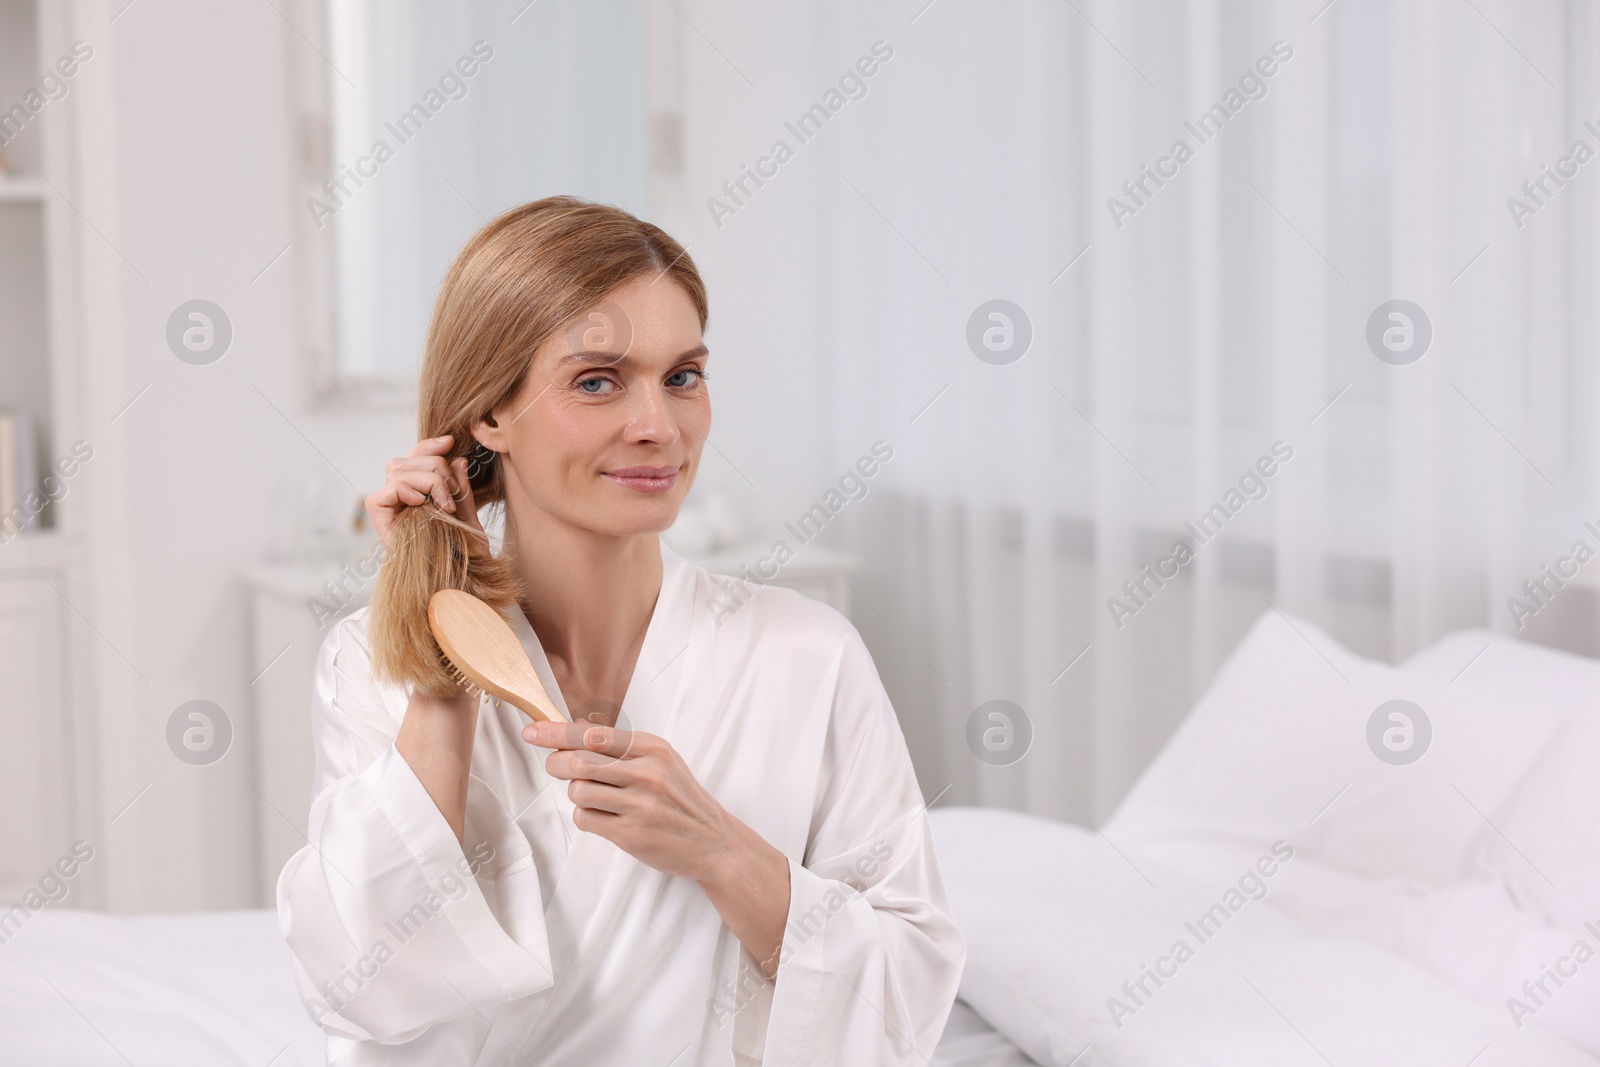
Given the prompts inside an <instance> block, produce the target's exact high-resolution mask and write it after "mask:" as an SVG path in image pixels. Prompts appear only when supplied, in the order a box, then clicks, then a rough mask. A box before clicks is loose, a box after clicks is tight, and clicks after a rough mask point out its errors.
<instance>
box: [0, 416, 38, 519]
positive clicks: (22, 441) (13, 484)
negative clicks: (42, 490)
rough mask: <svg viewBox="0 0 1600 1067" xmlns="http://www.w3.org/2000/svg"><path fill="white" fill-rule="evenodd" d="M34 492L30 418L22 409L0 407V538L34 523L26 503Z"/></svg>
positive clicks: (35, 467)
mask: <svg viewBox="0 0 1600 1067" xmlns="http://www.w3.org/2000/svg"><path fill="white" fill-rule="evenodd" d="M38 491H39V462H38V453H37V451H36V450H35V441H34V426H33V417H32V416H30V415H29V414H28V413H27V412H26V411H19V410H16V409H0V540H9V539H10V538H12V537H14V536H16V535H17V534H18V533H21V532H23V531H24V530H26V529H28V528H29V527H31V526H35V525H37V524H38V522H39V516H38V514H36V513H35V512H34V511H33V510H32V509H30V508H29V507H28V504H27V501H28V498H29V497H30V496H36V494H37V493H38ZM34 503H35V504H36V505H37V503H38V501H37V499H35V501H34Z"/></svg>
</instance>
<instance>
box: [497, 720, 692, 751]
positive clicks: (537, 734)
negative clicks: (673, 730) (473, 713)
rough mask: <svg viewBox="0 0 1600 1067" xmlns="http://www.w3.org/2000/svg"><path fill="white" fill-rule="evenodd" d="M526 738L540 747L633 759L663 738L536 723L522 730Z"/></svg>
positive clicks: (610, 729)
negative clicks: (577, 750)
mask: <svg viewBox="0 0 1600 1067" xmlns="http://www.w3.org/2000/svg"><path fill="white" fill-rule="evenodd" d="M522 737H523V739H524V740H526V741H527V742H528V743H529V744H531V745H537V746H538V747H540V748H555V749H579V750H583V751H588V752H594V753H598V754H599V755H603V756H612V757H614V758H616V759H629V758H633V757H637V756H640V755H643V754H645V753H646V752H648V751H650V750H651V749H652V747H653V745H654V743H655V742H658V741H660V738H658V737H656V736H655V735H654V734H646V733H640V732H638V731H635V730H618V729H617V728H616V727H614V726H592V725H590V724H589V723H586V722H535V723H529V724H528V725H527V726H526V727H524V728H523V730H522Z"/></svg>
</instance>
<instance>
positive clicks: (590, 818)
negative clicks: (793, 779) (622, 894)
mask: <svg viewBox="0 0 1600 1067" xmlns="http://www.w3.org/2000/svg"><path fill="white" fill-rule="evenodd" d="M522 737H523V739H524V740H525V741H527V742H528V743H529V744H533V745H537V746H539V747H540V748H553V749H555V750H556V751H555V752H552V753H551V754H550V756H549V758H547V759H546V760H545V770H546V771H547V772H549V774H550V776H551V777H552V778H560V779H563V780H564V781H567V782H568V783H570V784H569V785H568V786H567V796H568V797H569V798H570V799H571V800H572V803H573V804H574V805H576V807H577V810H575V811H574V812H573V813H572V822H573V825H574V826H576V827H577V828H578V829H580V830H587V831H589V832H591V833H595V834H599V835H600V836H601V837H603V838H605V839H606V840H608V841H610V842H612V843H613V844H615V845H616V846H617V847H618V848H620V849H622V851H624V852H626V853H628V854H629V855H630V856H633V857H634V858H635V859H638V860H639V861H640V862H642V863H646V864H649V865H650V866H651V867H654V868H655V869H656V870H658V871H662V872H665V873H666V874H672V875H679V876H681V877H684V878H694V879H702V878H706V877H708V876H709V875H710V873H711V872H712V870H713V869H714V868H715V867H716V865H717V863H718V861H719V860H721V859H725V858H728V850H729V848H730V842H729V838H730V837H731V836H732V835H731V834H730V826H729V822H730V817H729V815H728V813H727V811H726V810H725V809H724V808H723V807H722V805H721V804H719V803H717V800H716V798H715V797H713V796H712V795H711V794H710V793H708V792H706V790H705V787H704V786H702V785H701V784H700V783H699V782H698V781H696V780H695V777H694V775H693V773H691V772H690V770H689V767H688V765H687V764H685V763H684V762H683V758H682V757H681V756H679V755H678V752H677V750H676V749H674V748H673V747H672V745H671V743H670V742H668V741H667V740H666V739H664V738H661V737H657V736H656V735H655V734H647V733H641V732H639V731H636V730H618V729H616V728H615V727H611V726H593V725H590V724H589V723H584V722H576V723H565V722H536V723H530V724H529V725H528V726H527V727H525V728H524V729H523V731H522Z"/></svg>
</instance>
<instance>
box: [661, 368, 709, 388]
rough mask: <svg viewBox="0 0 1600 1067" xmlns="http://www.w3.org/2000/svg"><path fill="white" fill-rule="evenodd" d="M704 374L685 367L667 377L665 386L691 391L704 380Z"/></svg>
mask: <svg viewBox="0 0 1600 1067" xmlns="http://www.w3.org/2000/svg"><path fill="white" fill-rule="evenodd" d="M705 376H706V375H705V372H704V371H700V370H695V369H694V368H693V367H685V368H683V369H682V370H677V371H673V372H672V373H671V374H669V375H667V384H668V385H670V386H671V387H672V388H674V389H692V388H694V387H695V386H697V385H699V384H700V383H701V382H702V381H704V380H705Z"/></svg>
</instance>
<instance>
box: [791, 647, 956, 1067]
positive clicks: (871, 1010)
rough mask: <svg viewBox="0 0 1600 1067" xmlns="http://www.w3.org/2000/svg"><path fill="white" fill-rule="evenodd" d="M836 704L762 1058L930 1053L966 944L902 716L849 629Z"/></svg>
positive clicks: (810, 1060) (916, 1057) (806, 1060)
mask: <svg viewBox="0 0 1600 1067" xmlns="http://www.w3.org/2000/svg"><path fill="white" fill-rule="evenodd" d="M828 710H829V716H830V721H829V723H828V730H827V737H826V740H825V743H824V746H823V758H822V770H821V774H820V775H819V778H818V788H817V800H816V805H815V810H814V813H813V817H812V823H811V834H810V838H809V841H808V843H807V847H806V856H805V861H804V863H796V862H794V861H793V860H792V859H791V860H790V863H789V879H790V882H789V884H790V890H789V915H788V921H787V925H786V927H785V929H784V940H783V948H782V949H781V950H780V953H781V954H780V957H779V960H780V963H779V968H778V975H777V980H776V982H775V984H774V986H773V989H772V1001H771V1008H770V1015H769V1016H768V1022H767V1038H766V1048H765V1058H764V1060H763V1062H764V1063H765V1064H767V1065H768V1067H779V1065H789V1064H796V1065H798V1064H808V1065H810V1064H849V1065H851V1067H879V1065H890V1064H912V1063H916V1064H925V1063H926V1062H927V1061H928V1059H929V1057H931V1056H932V1054H933V1050H934V1046H935V1045H936V1044H937V1043H938V1040H939V1036H940V1034H941V1032H942V1031H943V1029H944V1023H945V1019H946V1017H947V1016H948V1015H949V1012H950V1007H951V1005H952V1003H953V1002H954V1000H955V995H956V987H957V985H958V984H959V981H960V977H961V968H962V965H963V964H964V963H965V961H966V943H965V941H964V939H963V938H962V936H961V933H960V931H959V930H958V929H957V928H956V924H955V921H954V919H953V918H952V917H951V913H950V904H949V900H948V899H947V897H946V895H945V889H944V882H943V880H942V879H941V877H940V874H939V866H938V861H937V859H936V857H935V855H934V847H933V834H932V830H931V827H930V825H929V821H928V816H927V812H926V810H925V803H924V800H923V796H922V792H921V790H920V788H919V787H918V784H917V778H916V773H915V771H913V769H912V766H911V756H910V753H909V752H908V751H907V749H906V744H905V739H904V737H903V735H902V734H901V732H900V724H899V722H898V720H897V719H896V718H895V713H894V709H893V707H891V706H890V703H889V697H888V694H887V693H885V692H884V689H883V685H882V683H881V682H880V681H879V679H878V673H877V670H876V668H875V667H874V666H873V663H872V658H871V656H870V655H869V654H868V652H867V649H866V646H865V645H863V644H862V642H861V638H860V637H859V636H858V635H857V634H856V633H855V631H854V630H853V629H852V630H851V631H850V632H849V635H848V637H847V638H846V640H845V642H844V645H843V648H842V649H841V652H840V656H839V662H838V667H837V670H836V676H835V683H834V686H833V692H832V701H831V707H830V708H829V709H828Z"/></svg>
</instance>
